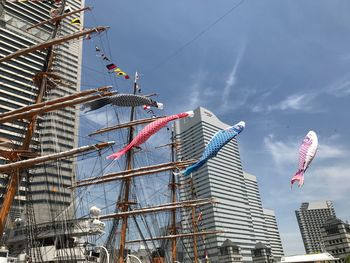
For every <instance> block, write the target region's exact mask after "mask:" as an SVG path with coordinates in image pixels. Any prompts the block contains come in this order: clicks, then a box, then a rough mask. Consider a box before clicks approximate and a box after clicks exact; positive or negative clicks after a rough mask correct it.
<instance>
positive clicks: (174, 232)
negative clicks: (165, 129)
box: [170, 130, 177, 263]
mask: <svg viewBox="0 0 350 263" xmlns="http://www.w3.org/2000/svg"><path fill="white" fill-rule="evenodd" d="M171 142H172V144H171V161H172V162H175V148H176V147H175V146H176V145H175V133H174V130H172V132H171ZM170 188H171V200H172V203H176V201H177V200H176V189H177V184H176V176H175V173H174V172H172V173H171V184H170ZM171 213H172V214H171V217H172V218H171V220H172V222H171V223H172V227H171V235H173V236H174V238H172V240H171V262H173V263H174V262H175V261H176V259H177V255H176V235H177V227H176V210H175V209H174V210H172V211H171Z"/></svg>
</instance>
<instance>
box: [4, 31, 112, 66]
mask: <svg viewBox="0 0 350 263" xmlns="http://www.w3.org/2000/svg"><path fill="white" fill-rule="evenodd" d="M107 28H108V27H102V26H98V27H94V28H91V29H85V30H82V31H79V32H77V33H74V34H71V35H68V36H64V37H59V38H54V39H51V40H49V41H47V42H45V43H41V44H36V45H33V46H30V47H27V48H24V49H21V50H18V51H16V52H13V53H12V54H11V55H8V56H6V57H3V58H0V63H1V62H5V61H8V60H10V59H13V58H17V57H19V56H22V55H26V54H28V53H31V52H34V51H37V50H42V49H45V48H48V47H52V46H54V45H57V44H60V43H63V42H67V41H68V40H72V39H75V38H79V37H81V36H85V35H88V34H91V33H94V32H98V33H100V32H103V31H105V30H106V29H107Z"/></svg>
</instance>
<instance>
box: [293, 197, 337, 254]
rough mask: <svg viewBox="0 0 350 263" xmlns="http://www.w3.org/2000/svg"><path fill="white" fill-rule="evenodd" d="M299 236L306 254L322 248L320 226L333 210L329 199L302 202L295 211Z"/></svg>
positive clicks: (317, 251) (332, 214) (333, 212)
mask: <svg viewBox="0 0 350 263" xmlns="http://www.w3.org/2000/svg"><path fill="white" fill-rule="evenodd" d="M295 214H296V217H297V220H298V224H299V228H300V232H301V237H302V239H303V242H304V247H305V251H306V253H307V254H311V253H319V252H321V251H323V250H324V244H323V241H322V234H321V227H322V226H323V225H324V224H325V222H326V220H327V219H328V218H329V217H331V216H333V217H335V211H334V207H333V203H332V202H331V201H319V202H310V203H302V204H301V206H300V209H299V210H297V211H295Z"/></svg>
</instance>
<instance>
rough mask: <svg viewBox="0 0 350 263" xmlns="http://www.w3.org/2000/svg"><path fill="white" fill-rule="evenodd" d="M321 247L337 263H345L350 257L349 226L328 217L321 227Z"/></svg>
mask: <svg viewBox="0 0 350 263" xmlns="http://www.w3.org/2000/svg"><path fill="white" fill-rule="evenodd" d="M321 234H322V239H323V245H324V247H325V249H326V251H327V252H328V253H331V254H332V255H333V256H334V257H335V258H339V259H338V260H337V262H339V263H343V262H345V259H346V257H348V256H349V255H350V224H349V223H347V222H343V221H342V220H340V219H338V218H336V217H329V218H328V219H327V220H326V222H325V223H324V225H323V226H322V227H321Z"/></svg>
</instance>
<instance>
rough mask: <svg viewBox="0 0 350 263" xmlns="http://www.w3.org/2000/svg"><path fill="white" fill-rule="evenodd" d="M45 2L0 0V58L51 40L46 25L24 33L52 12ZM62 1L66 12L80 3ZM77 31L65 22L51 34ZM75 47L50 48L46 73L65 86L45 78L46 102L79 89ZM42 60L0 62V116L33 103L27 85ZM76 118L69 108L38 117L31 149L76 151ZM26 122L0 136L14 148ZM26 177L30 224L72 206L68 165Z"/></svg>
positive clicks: (0, 128) (3, 127) (39, 56)
mask: <svg viewBox="0 0 350 263" xmlns="http://www.w3.org/2000/svg"><path fill="white" fill-rule="evenodd" d="M50 2H52V1H43V2H41V1H18V2H13V1H6V4H5V1H4V0H1V1H0V57H4V56H6V55H8V54H10V53H12V52H14V51H17V50H19V49H22V48H25V47H28V46H31V45H34V44H36V43H38V42H45V41H47V40H48V39H50V38H51V36H52V34H53V25H52V24H45V25H43V26H40V27H37V28H34V29H31V30H28V31H26V29H27V28H28V27H29V26H31V25H33V24H35V23H38V22H41V21H42V20H45V19H48V18H50V10H51V9H52V8H55V6H54V5H53V4H52V3H50ZM67 3H68V4H69V5H70V7H71V8H72V9H78V8H80V7H81V5H82V1H81V0H69V1H67ZM56 8H57V6H56ZM76 16H79V14H77V15H76ZM81 20H82V18H81ZM78 30H79V28H78V27H77V26H76V25H71V24H70V19H68V18H66V19H65V20H64V21H63V23H62V26H61V27H60V29H59V30H58V34H57V36H62V35H67V34H71V33H73V32H75V31H78ZM81 48H82V43H81V41H71V42H70V43H65V44H62V45H59V46H56V47H54V49H53V50H54V52H55V60H54V63H53V67H52V73H54V74H55V75H58V76H60V78H61V80H62V81H63V82H64V83H65V84H67V85H65V86H61V85H56V84H54V83H53V82H54V81H53V79H50V78H49V81H48V82H49V83H50V84H52V85H51V86H52V88H51V89H48V90H47V91H46V94H45V95H46V98H57V97H62V96H65V95H68V94H71V93H74V92H76V91H78V90H80V71H81V55H82V54H81V52H82V50H81ZM45 57H46V51H45V50H43V51H38V52H34V53H31V54H28V55H24V56H21V57H18V58H16V59H12V60H9V61H7V62H3V63H0V87H1V88H0V112H6V111H10V110H13V109H17V108H19V107H22V106H26V105H30V104H33V103H34V101H35V98H36V96H37V93H38V87H37V86H36V85H35V84H34V83H33V77H34V76H35V75H36V74H37V73H39V72H42V71H43V68H44V61H45ZM77 117H78V116H77V111H76V110H75V108H67V109H64V110H60V111H55V112H53V113H49V114H46V115H45V116H42V117H41V118H39V121H38V129H37V130H38V131H40V133H39V132H37V133H36V134H35V135H34V138H33V140H32V144H31V148H32V149H33V150H34V151H36V152H38V153H40V154H42V155H46V154H50V153H54V152H58V151H65V150H68V149H71V148H73V147H76V145H77V136H76V135H77V132H78V118H77ZM27 124H28V122H26V121H16V122H12V123H6V124H0V137H2V138H7V139H10V140H11V141H12V142H13V143H14V144H15V145H17V147H20V146H21V144H22V141H23V138H24V134H25V129H26V128H27ZM0 161H1V160H0ZM30 173H31V174H35V176H32V177H31V180H32V183H31V184H30V190H31V193H32V195H31V197H30V199H31V200H30V202H31V203H33V207H34V211H35V214H36V221H37V222H45V221H49V220H51V218H52V217H55V216H56V215H57V214H59V213H61V212H62V210H63V209H64V208H66V207H67V206H69V205H70V204H71V203H72V198H71V192H70V190H67V189H66V188H67V186H70V185H71V184H72V180H74V167H73V164H72V161H71V160H62V161H58V162H56V163H55V164H50V165H46V166H43V167H41V168H37V169H35V170H32V171H30ZM0 184H2V185H5V184H6V176H2V178H1V181H0ZM24 189H25V188H24V187H21V188H20V192H19V194H20V195H22V197H17V199H16V200H15V202H14V204H13V206H14V207H17V209H15V210H13V211H12V213H11V217H12V219H14V218H15V217H18V216H19V213H20V212H21V211H22V210H23V208H19V207H23V204H24V196H23V195H24ZM20 201H21V202H20ZM43 211H45V213H43Z"/></svg>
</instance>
